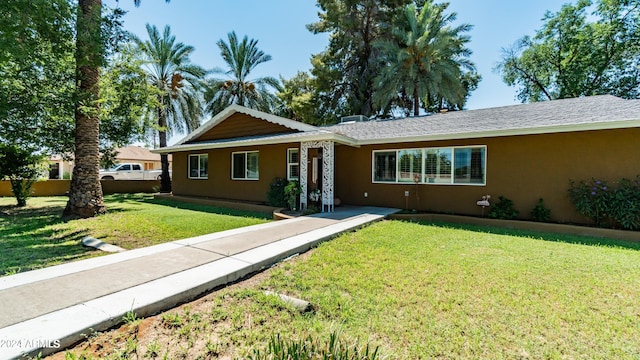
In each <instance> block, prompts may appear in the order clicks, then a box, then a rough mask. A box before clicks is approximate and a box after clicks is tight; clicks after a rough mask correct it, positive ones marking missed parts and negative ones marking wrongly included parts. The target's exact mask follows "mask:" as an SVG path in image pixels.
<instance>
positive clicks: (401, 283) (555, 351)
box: [74, 221, 640, 359]
mask: <svg viewBox="0 0 640 360" xmlns="http://www.w3.org/2000/svg"><path fill="white" fill-rule="evenodd" d="M492 231H493V230H492ZM499 232H500V233H491V232H488V231H487V229H486V228H482V227H473V226H465V227H449V226H445V225H421V224H413V223H406V222H399V221H385V222H381V223H377V224H374V225H372V226H370V227H367V228H365V229H362V230H359V231H357V232H354V233H349V234H345V235H343V236H340V237H339V238H337V239H334V240H332V241H329V242H326V243H324V244H322V245H321V246H319V247H318V248H317V249H315V250H312V251H311V252H308V253H306V254H304V255H302V256H300V257H298V258H296V259H294V260H292V261H287V262H284V263H281V264H279V265H278V266H276V267H275V268H272V269H270V270H268V271H266V272H264V273H261V274H259V275H257V276H256V277H254V278H252V279H249V280H247V281H246V282H244V283H239V284H235V285H233V286H230V287H228V288H225V289H222V290H220V291H217V292H214V293H211V294H209V295H207V296H205V297H203V298H201V299H199V300H197V301H194V302H192V303H190V304H185V305H183V306H181V307H180V308H177V309H173V310H170V311H167V312H165V313H163V314H160V315H158V316H155V317H152V318H149V319H145V320H142V321H140V320H137V321H131V317H130V322H129V323H128V324H126V325H124V326H123V327H122V328H121V329H119V330H115V331H112V332H109V333H105V334H102V335H96V336H94V337H91V338H90V339H89V341H88V342H87V343H85V344H82V345H81V346H80V347H78V348H76V349H75V350H74V353H75V354H77V355H80V354H83V353H84V355H85V356H86V358H87V359H90V358H95V359H97V358H102V357H107V358H108V357H109V356H111V357H112V358H115V357H116V356H121V357H132V356H134V355H135V356H137V357H138V358H142V357H153V356H159V357H160V358H162V357H164V358H194V359H195V358H216V357H227V358H236V357H240V358H246V357H247V356H248V355H251V354H252V351H253V350H252V349H256V348H259V349H261V350H263V351H264V349H266V347H267V343H268V341H269V339H270V338H271V337H272V336H274V335H275V334H280V337H281V338H285V339H293V340H301V339H305V338H307V337H308V336H312V337H313V338H315V339H321V340H325V339H328V338H329V337H330V334H331V333H335V332H341V338H342V339H343V340H344V341H346V342H347V343H348V344H354V343H356V342H357V343H358V344H359V346H364V345H366V344H370V345H371V346H374V347H375V346H379V353H380V355H381V358H386V359H430V358H442V359H454V358H455V359H457V358H462V359H504V358H506V359H514V358H531V359H543V358H547V359H577V358H594V359H638V358H640V343H639V342H638V339H640V301H639V299H640V251H638V244H635V243H625V242H615V241H613V242H612V241H607V242H603V241H601V240H598V239H592V238H584V237H576V236H571V237H569V236H565V235H557V236H556V235H549V234H535V233H525V232H508V231H503V230H500V231H499ZM600 243H605V244H606V245H602V244H600ZM264 290H271V291H275V292H278V293H283V294H287V295H290V296H294V297H297V298H301V299H305V300H308V301H310V302H311V303H312V304H314V306H315V312H313V313H307V314H299V313H298V312H297V311H296V310H295V309H293V308H291V307H290V306H287V305H286V304H284V303H283V302H282V301H280V300H278V299H277V298H274V297H270V296H266V295H265V294H264V293H263V291H264Z"/></svg>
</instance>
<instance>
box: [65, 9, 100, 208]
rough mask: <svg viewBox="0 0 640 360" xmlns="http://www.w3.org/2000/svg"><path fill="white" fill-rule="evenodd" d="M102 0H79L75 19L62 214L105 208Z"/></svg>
mask: <svg viewBox="0 0 640 360" xmlns="http://www.w3.org/2000/svg"><path fill="white" fill-rule="evenodd" d="M101 9H102V2H101V0H80V1H79V7H78V16H77V21H76V29H77V32H76V33H77V34H78V35H77V38H76V54H75V59H76V84H77V96H78V99H77V100H76V105H75V114H74V116H75V126H76V127H75V130H76V135H75V164H74V165H75V166H74V168H73V177H72V180H71V186H70V188H69V201H68V202H67V206H66V207H65V209H64V216H69V217H83V218H85V217H92V216H95V215H97V214H102V213H104V212H105V211H106V209H105V206H104V201H103V198H102V186H101V185H100V180H99V179H98V172H99V169H100V154H99V150H98V143H99V137H98V133H99V125H98V97H99V96H100V89H99V86H98V81H99V80H100V64H101V54H102V51H101V46H102V44H101V43H100V41H95V39H96V38H97V39H99V38H100V23H101V21H102V18H101Z"/></svg>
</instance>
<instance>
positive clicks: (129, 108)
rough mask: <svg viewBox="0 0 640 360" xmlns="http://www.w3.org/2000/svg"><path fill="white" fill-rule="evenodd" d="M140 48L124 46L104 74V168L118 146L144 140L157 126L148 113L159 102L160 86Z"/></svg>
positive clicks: (101, 114)
mask: <svg viewBox="0 0 640 360" xmlns="http://www.w3.org/2000/svg"><path fill="white" fill-rule="evenodd" d="M136 49H137V48H136V47H135V46H131V45H130V44H127V46H123V47H121V48H120V49H119V51H118V53H116V54H114V55H113V56H111V57H110V59H109V63H108V64H107V65H106V67H105V71H104V72H103V76H101V77H100V101H101V107H100V154H101V157H100V167H101V168H107V167H110V166H112V165H113V161H114V160H115V156H117V152H116V151H115V149H116V148H119V147H123V146H126V145H129V144H131V143H132V142H136V141H144V140H145V135H146V130H147V129H148V128H150V127H154V124H151V123H150V119H149V117H148V116H147V115H148V111H149V109H155V108H157V107H158V105H159V103H158V100H157V99H158V95H159V90H158V89H156V88H155V87H154V86H153V84H150V83H149V82H148V78H147V73H146V72H145V71H144V70H143V68H142V66H143V62H142V60H140V59H138V58H137V55H138V54H137V53H136V52H135V51H136ZM154 128H155V127H154Z"/></svg>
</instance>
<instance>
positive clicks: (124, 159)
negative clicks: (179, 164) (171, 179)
mask: <svg viewBox="0 0 640 360" xmlns="http://www.w3.org/2000/svg"><path fill="white" fill-rule="evenodd" d="M116 152H117V153H118V155H117V156H116V163H140V164H142V165H143V167H144V170H161V169H162V164H161V163H160V155H158V154H154V153H152V152H151V151H150V150H149V149H146V148H143V147H140V146H126V147H122V148H119V149H116ZM171 166H172V157H171V155H169V169H171Z"/></svg>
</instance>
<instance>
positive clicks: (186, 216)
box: [0, 194, 269, 276]
mask: <svg viewBox="0 0 640 360" xmlns="http://www.w3.org/2000/svg"><path fill="white" fill-rule="evenodd" d="M66 202H67V198H66V197H36V198H31V199H29V202H28V206H27V207H24V208H16V207H14V206H13V205H14V204H15V199H14V198H0V254H1V258H0V276H1V275H3V274H11V273H15V272H19V271H26V270H31V269H36V268H41V267H46V266H50V265H55V264H59V263H63V262H68V261H72V260H78V259H85V258H89V257H93V256H98V255H102V252H100V251H95V250H91V249H89V248H86V247H83V246H82V244H81V240H82V238H83V237H85V236H92V237H94V238H97V239H100V240H102V241H104V242H107V243H110V244H114V245H117V246H120V247H122V248H125V249H134V248H140V247H145V246H149V245H154V244H159V243H163V242H167V241H173V240H178V239H183V238H188V237H193V236H198V235H203V234H207V233H212V232H217V231H222V230H227V229H233V228H238V227H242V226H248V225H253V224H258V223H262V222H265V221H268V220H267V219H269V214H261V213H249V212H242V211H235V210H229V209H221V208H216V207H211V206H204V205H191V204H183V203H179V202H175V201H171V200H156V199H154V198H153V196H152V195H149V194H125V195H107V196H105V203H106V206H107V209H108V213H107V214H106V215H103V216H98V217H95V218H91V219H81V220H71V221H63V220H62V219H61V215H62V211H63V210H64V207H65V205H66Z"/></svg>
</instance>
